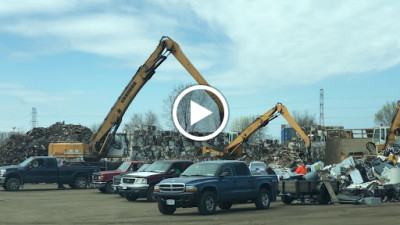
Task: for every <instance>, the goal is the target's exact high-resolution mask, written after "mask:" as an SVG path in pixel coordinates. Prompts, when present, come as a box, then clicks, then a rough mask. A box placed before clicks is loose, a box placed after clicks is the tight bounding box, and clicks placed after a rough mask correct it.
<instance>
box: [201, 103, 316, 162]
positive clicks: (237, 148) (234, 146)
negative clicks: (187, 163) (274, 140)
mask: <svg viewBox="0 0 400 225" xmlns="http://www.w3.org/2000/svg"><path fill="white" fill-rule="evenodd" d="M279 114H281V115H282V116H283V117H284V118H285V119H286V120H287V121H288V122H289V124H290V125H291V126H292V127H293V129H295V130H296V131H297V132H298V133H299V134H300V136H301V137H302V138H303V139H304V142H305V143H306V147H307V151H308V152H309V148H310V146H311V141H310V138H309V137H308V136H307V135H306V134H305V133H304V132H303V130H302V129H301V128H300V126H299V125H298V124H297V123H296V121H295V120H294V118H293V117H292V116H291V115H290V113H289V111H288V110H287V108H286V107H285V106H283V105H282V104H281V103H278V104H276V106H274V107H273V108H272V109H270V110H268V111H267V112H266V113H264V114H263V115H262V116H260V117H258V118H257V119H256V120H255V121H254V122H253V123H252V124H250V126H248V127H247V128H246V129H245V130H243V131H242V132H241V133H240V134H239V135H238V136H237V138H236V139H234V140H233V141H232V142H231V143H230V144H229V145H228V146H226V147H225V148H224V150H223V151H218V150H214V149H208V148H207V147H206V146H203V154H206V153H209V152H210V153H213V154H215V155H219V156H224V155H241V154H242V153H243V145H242V143H243V142H245V141H247V140H248V139H249V138H250V136H251V135H253V134H254V133H255V132H256V131H257V130H259V129H260V128H262V127H264V126H266V125H267V124H268V123H269V122H270V121H271V120H273V119H275V118H276V117H278V116H279Z"/></svg>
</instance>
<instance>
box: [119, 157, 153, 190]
mask: <svg viewBox="0 0 400 225" xmlns="http://www.w3.org/2000/svg"><path fill="white" fill-rule="evenodd" d="M149 166H150V164H148V163H146V164H143V165H142V166H141V167H140V168H139V169H138V170H136V173H138V172H143V171H145V170H146V169H147V167H149ZM125 174H127V173H123V174H120V175H116V176H114V178H113V191H114V193H116V194H119V196H121V197H125V196H124V195H123V194H122V193H120V192H119V189H120V186H119V184H120V183H121V179H122V177H123V176H124V175H125Z"/></svg>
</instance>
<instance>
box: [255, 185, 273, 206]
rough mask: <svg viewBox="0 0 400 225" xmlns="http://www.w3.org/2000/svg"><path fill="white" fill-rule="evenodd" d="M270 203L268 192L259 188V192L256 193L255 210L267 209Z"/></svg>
mask: <svg viewBox="0 0 400 225" xmlns="http://www.w3.org/2000/svg"><path fill="white" fill-rule="evenodd" d="M270 203H271V195H270V193H269V191H268V190H267V189H265V188H261V189H260V191H259V192H258V195H257V198H256V201H255V202H254V204H255V205H256V208H257V209H268V208H269V204H270Z"/></svg>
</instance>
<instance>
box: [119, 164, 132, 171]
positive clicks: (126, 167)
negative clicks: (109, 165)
mask: <svg viewBox="0 0 400 225" xmlns="http://www.w3.org/2000/svg"><path fill="white" fill-rule="evenodd" d="M130 165H131V163H130V162H123V163H122V164H121V165H119V167H118V169H117V170H119V171H127V170H128V168H129V166H130Z"/></svg>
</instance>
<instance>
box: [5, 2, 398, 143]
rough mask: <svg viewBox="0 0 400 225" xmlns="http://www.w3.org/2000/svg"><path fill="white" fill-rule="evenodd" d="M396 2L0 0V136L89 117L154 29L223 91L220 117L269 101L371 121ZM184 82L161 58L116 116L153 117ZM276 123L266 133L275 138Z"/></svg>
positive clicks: (393, 38)
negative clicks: (223, 111) (321, 101)
mask: <svg viewBox="0 0 400 225" xmlns="http://www.w3.org/2000/svg"><path fill="white" fill-rule="evenodd" d="M399 11H400V2H399V1H394V0H393V1H384V2H382V1H368V0H362V1H361V0H359V1H317V0H315V1H234V0H230V1H222V0H219V1H200V0H194V1H177V0H176V1H161V0H160V1H74V0H69V1H45V0H37V1H25V0H21V1H2V3H1V4H0V68H1V70H0V77H1V79H0V100H1V103H2V104H1V105H0V131H11V130H12V127H16V129H17V130H20V131H25V132H26V131H28V130H29V129H30V128H31V123H30V121H31V110H32V107H36V108H37V112H38V117H37V120H38V125H39V126H44V127H46V126H49V125H51V124H53V123H55V122H57V121H65V122H66V123H73V124H82V125H85V126H91V125H93V124H100V123H101V122H102V121H103V119H104V117H105V116H106V115H107V113H108V111H109V109H110V108H111V106H112V105H113V104H114V102H115V101H116V99H117V97H118V96H119V95H120V93H121V92H122V90H123V88H124V87H125V86H126V84H127V83H128V82H129V80H130V79H131V77H132V76H133V75H134V73H135V72H136V70H137V68H138V67H139V66H140V65H142V64H143V63H144V61H145V60H146V59H147V57H148V56H149V55H150V54H151V53H152V52H153V51H154V49H155V47H156V46H157V44H158V41H159V40H160V38H161V36H163V35H167V36H169V37H171V38H172V39H173V40H175V41H176V42H177V43H178V44H179V45H180V46H181V48H182V50H183V51H184V53H185V54H186V56H187V57H188V58H189V59H190V60H191V62H192V63H193V65H194V66H195V67H196V68H197V69H198V70H199V71H200V73H201V74H202V75H203V77H204V78H205V79H206V80H207V81H208V82H209V83H210V84H211V85H212V86H214V87H215V88H217V89H218V90H220V91H221V92H222V93H223V94H224V95H225V97H226V99H227V101H228V104H229V107H230V121H232V119H234V118H236V117H239V116H243V115H261V114H263V113H264V112H266V111H267V110H269V109H270V108H272V107H273V106H274V105H275V104H276V103H277V102H282V103H283V104H284V105H285V106H286V107H287V108H288V109H289V111H290V112H292V111H293V110H296V111H299V112H303V111H305V110H308V111H309V112H310V113H312V114H315V115H316V118H317V121H318V119H319V90H320V88H323V89H324V92H325V125H334V126H338V125H341V126H344V127H345V128H367V127H373V126H375V124H374V114H375V112H376V111H377V110H379V109H380V108H381V107H382V106H383V105H384V104H385V103H386V102H388V101H395V100H398V99H400V96H399V94H398V87H397V84H398V83H399V80H400V78H399V74H400V73H399V72H400V65H399V63H400V54H399V52H400V51H399V50H400V23H398V21H400V14H399V13H398V12H399ZM189 82H190V83H192V82H194V80H193V79H192V78H191V77H190V76H189V74H188V73H187V72H186V71H185V70H184V69H183V67H182V66H181V65H180V64H179V63H178V62H177V61H176V60H175V59H174V58H173V56H172V55H171V56H170V57H169V59H167V60H166V61H165V62H164V63H163V64H162V65H161V66H160V67H159V69H158V70H157V72H156V75H155V76H154V77H153V78H152V79H151V80H150V81H149V82H148V83H147V84H146V85H145V87H144V88H143V89H142V91H141V92H140V93H139V94H138V95H137V97H136V99H135V100H134V101H133V103H132V104H131V106H130V108H129V110H128V111H127V113H126V115H125V117H124V122H128V121H129V119H130V116H131V115H132V114H133V113H144V112H146V111H148V110H153V111H154V112H156V113H157V114H161V112H162V104H163V99H164V98H166V97H167V96H168V94H169V93H170V92H171V91H172V89H173V87H174V86H175V85H178V84H180V83H189ZM282 123H286V122H285V120H284V119H283V118H278V119H276V120H274V121H272V122H271V123H270V125H269V126H268V132H269V133H271V134H272V135H273V136H275V137H279V136H280V125H281V124H282Z"/></svg>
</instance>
